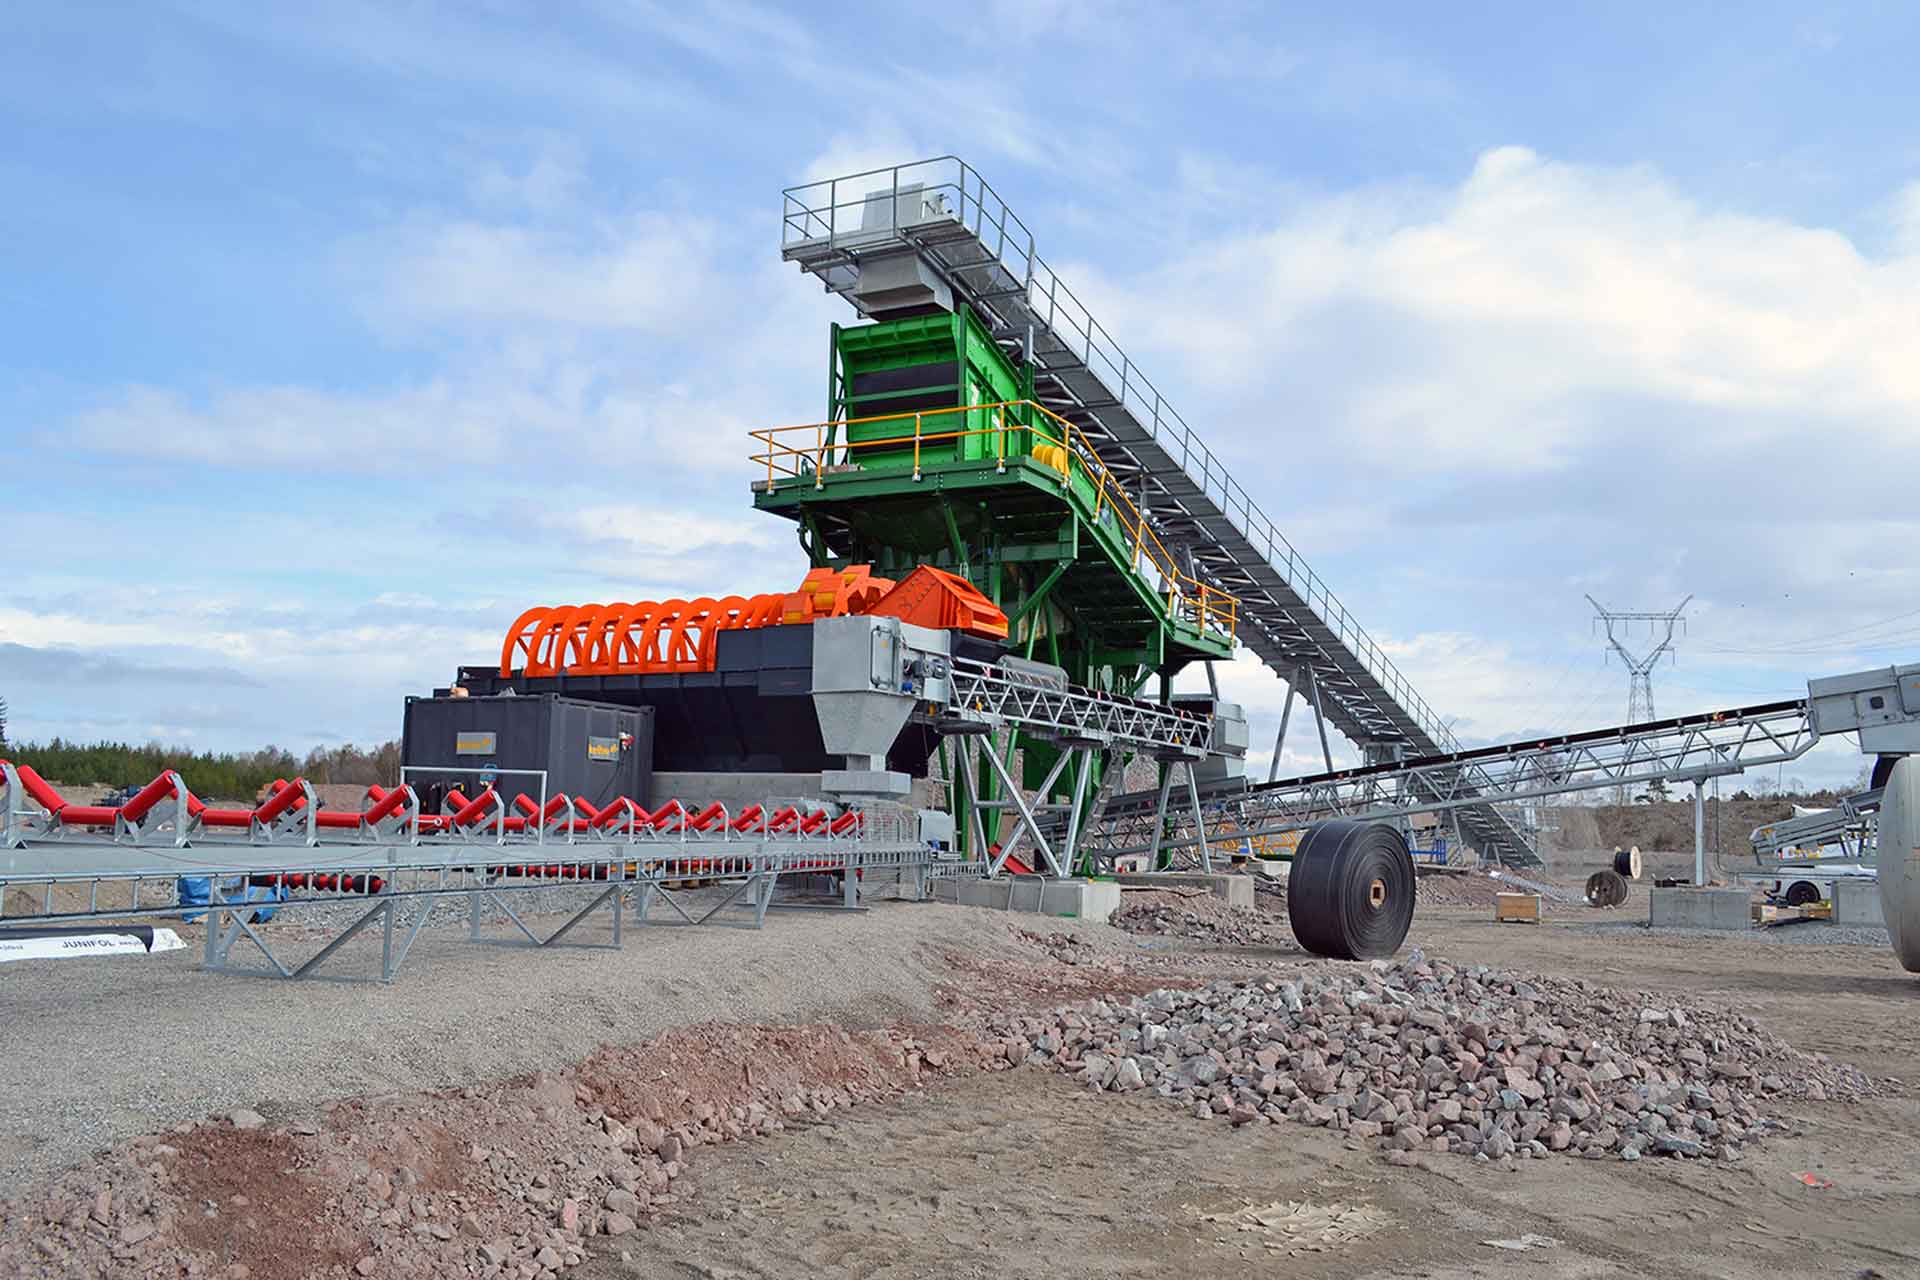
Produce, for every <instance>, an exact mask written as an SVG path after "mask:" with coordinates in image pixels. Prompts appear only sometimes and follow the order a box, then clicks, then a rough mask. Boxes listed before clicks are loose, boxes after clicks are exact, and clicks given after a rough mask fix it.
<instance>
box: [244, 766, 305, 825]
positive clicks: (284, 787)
mask: <svg viewBox="0 0 1920 1280" xmlns="http://www.w3.org/2000/svg"><path fill="white" fill-rule="evenodd" d="M305 799H306V796H305V793H304V792H303V791H302V790H301V788H300V787H298V786H295V785H292V784H289V783H286V782H283V781H281V780H280V779H279V778H275V779H274V780H273V785H272V787H271V788H269V792H268V795H267V798H266V800H265V802H264V803H262V804H261V805H260V806H259V807H258V808H256V809H254V811H253V820H254V821H255V822H258V823H260V824H261V825H262V826H265V825H267V824H268V823H270V822H273V821H274V820H275V819H277V818H279V817H280V815H281V814H283V813H286V812H287V811H288V810H290V809H292V808H293V806H294V805H295V804H296V803H298V802H300V801H303V800H305Z"/></svg>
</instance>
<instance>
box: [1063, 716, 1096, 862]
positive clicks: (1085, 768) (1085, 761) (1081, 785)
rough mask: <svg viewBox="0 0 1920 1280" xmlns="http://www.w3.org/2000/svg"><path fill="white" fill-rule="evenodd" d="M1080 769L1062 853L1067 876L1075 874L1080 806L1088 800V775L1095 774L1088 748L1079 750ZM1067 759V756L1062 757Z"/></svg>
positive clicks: (1075, 771)
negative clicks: (1075, 852)
mask: <svg viewBox="0 0 1920 1280" xmlns="http://www.w3.org/2000/svg"><path fill="white" fill-rule="evenodd" d="M1078 754H1079V756H1080V767H1079V768H1078V769H1076V770H1074V779H1073V808H1071V809H1069V810H1067V843H1066V847H1065V848H1064V849H1062V850H1061V851H1060V859H1061V861H1062V862H1065V863H1066V864H1067V874H1068V875H1072V874H1073V868H1074V861H1075V860H1074V851H1075V849H1076V848H1078V846H1079V843H1080V806H1081V804H1082V803H1083V802H1084V801H1085V800H1086V798H1087V775H1089V774H1091V773H1092V772H1093V751H1092V749H1091V748H1088V747H1081V748H1079V749H1078ZM1061 758H1062V759H1065V756H1062V757H1061Z"/></svg>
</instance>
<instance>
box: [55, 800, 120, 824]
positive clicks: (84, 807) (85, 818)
mask: <svg viewBox="0 0 1920 1280" xmlns="http://www.w3.org/2000/svg"><path fill="white" fill-rule="evenodd" d="M119 816H120V811H119V810H118V809H109V808H107V807H106V806H105V805H98V804H69V805H63V806H61V809H60V812H59V814H58V817H59V819H60V821H61V822H63V823H65V824H67V825H68V826H72V827H110V826H112V825H113V820H114V819H115V818H117V817H119Z"/></svg>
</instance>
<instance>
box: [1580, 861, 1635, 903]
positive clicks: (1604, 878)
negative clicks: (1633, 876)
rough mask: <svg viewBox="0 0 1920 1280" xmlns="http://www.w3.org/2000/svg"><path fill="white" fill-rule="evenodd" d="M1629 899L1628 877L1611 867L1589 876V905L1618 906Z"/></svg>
mask: <svg viewBox="0 0 1920 1280" xmlns="http://www.w3.org/2000/svg"><path fill="white" fill-rule="evenodd" d="M1626 900H1627V878H1626V877H1625V876H1623V875H1621V874H1620V873H1619V872H1618V871H1615V870H1613V869H1612V868H1611V867H1609V868H1607V869H1606V870H1604V871H1596V872H1594V873H1593V874H1592V875H1590V876H1588V877H1587V905H1588V906H1590V907H1617V906H1619V905H1620V904H1621V903H1623V902H1625V901H1626Z"/></svg>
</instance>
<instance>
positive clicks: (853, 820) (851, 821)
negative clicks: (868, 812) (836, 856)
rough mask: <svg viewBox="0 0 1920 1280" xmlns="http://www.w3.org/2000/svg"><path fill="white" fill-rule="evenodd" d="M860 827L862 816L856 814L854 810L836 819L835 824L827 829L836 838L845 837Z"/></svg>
mask: <svg viewBox="0 0 1920 1280" xmlns="http://www.w3.org/2000/svg"><path fill="white" fill-rule="evenodd" d="M859 825H860V815H859V814H858V813H856V812H853V811H852V810H849V811H847V812H846V813H843V814H841V815H840V816H839V817H837V818H835V819H834V820H833V822H832V823H831V824H830V825H829V826H828V827H827V830H829V831H831V832H832V833H833V834H834V835H836V836H843V835H845V834H847V832H849V831H851V830H853V829H854V828H855V827H857V826H859Z"/></svg>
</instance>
